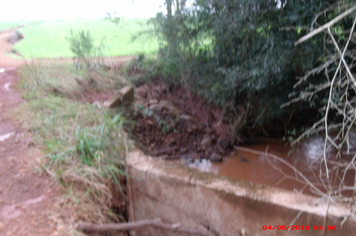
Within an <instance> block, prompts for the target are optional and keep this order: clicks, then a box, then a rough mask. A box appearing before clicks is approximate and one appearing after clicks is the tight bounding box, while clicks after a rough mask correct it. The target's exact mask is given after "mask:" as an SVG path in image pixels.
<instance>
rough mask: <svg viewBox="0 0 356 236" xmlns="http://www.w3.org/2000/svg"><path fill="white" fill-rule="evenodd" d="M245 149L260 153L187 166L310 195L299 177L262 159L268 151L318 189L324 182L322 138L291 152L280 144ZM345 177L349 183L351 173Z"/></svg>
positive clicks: (284, 145)
mask: <svg viewBox="0 0 356 236" xmlns="http://www.w3.org/2000/svg"><path fill="white" fill-rule="evenodd" d="M245 147H246V148H248V149H251V150H255V151H259V152H260V153H259V154H254V153H251V152H247V151H242V150H237V151H236V154H235V155H234V156H232V157H226V158H224V160H223V162H221V163H211V162H210V161H208V160H195V161H194V162H192V163H189V164H188V166H189V167H191V168H195V169H198V170H200V171H203V172H210V173H213V174H215V175H224V176H228V177H231V178H237V179H244V180H248V181H253V182H258V183H262V184H266V185H270V186H274V187H281V188H286V189H290V190H295V191H301V192H303V193H309V194H310V193H311V192H310V190H309V189H308V187H306V185H305V184H304V183H302V178H300V176H297V175H296V174H295V171H294V170H293V169H292V168H290V167H288V166H286V165H285V164H283V163H281V162H280V161H278V160H277V159H274V158H271V157H266V155H265V152H266V151H268V153H270V154H274V155H276V156H278V157H280V158H282V159H283V160H285V161H286V162H287V163H289V164H290V165H291V166H292V167H293V168H295V169H296V170H298V171H300V172H301V173H302V174H303V175H304V176H305V177H306V178H308V180H310V181H311V182H313V183H314V184H315V185H317V186H319V187H320V188H322V185H323V183H325V181H326V179H325V178H323V177H322V178H320V176H319V169H320V167H322V166H323V162H321V160H322V159H321V158H322V157H323V151H324V139H323V138H322V137H316V138H311V139H309V140H307V141H306V142H304V143H303V144H302V145H300V146H299V147H297V148H294V149H291V148H290V147H289V145H287V144H286V143H284V142H270V143H260V144H255V145H248V146H245ZM334 154H335V152H332V151H329V153H328V156H329V157H332V156H333V155H334ZM348 176H350V177H348V178H350V181H352V174H348ZM337 178H338V177H336V179H337ZM336 182H337V181H336Z"/></svg>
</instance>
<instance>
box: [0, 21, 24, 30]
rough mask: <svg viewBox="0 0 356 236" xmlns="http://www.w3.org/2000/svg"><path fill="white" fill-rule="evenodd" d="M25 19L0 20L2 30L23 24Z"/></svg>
mask: <svg viewBox="0 0 356 236" xmlns="http://www.w3.org/2000/svg"><path fill="white" fill-rule="evenodd" d="M24 23H25V22H24V21H12V22H0V31H2V30H6V29H9V28H12V27H16V26H20V25H23V24H24Z"/></svg>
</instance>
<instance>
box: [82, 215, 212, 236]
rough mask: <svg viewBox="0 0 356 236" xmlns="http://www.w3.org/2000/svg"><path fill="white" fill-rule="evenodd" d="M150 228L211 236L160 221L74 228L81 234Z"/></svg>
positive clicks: (86, 224)
mask: <svg viewBox="0 0 356 236" xmlns="http://www.w3.org/2000/svg"><path fill="white" fill-rule="evenodd" d="M150 226H151V227H155V228H160V229H163V230H166V231H173V232H179V233H185V234H189V235H203V236H212V234H211V233H209V232H203V231H201V230H194V229H188V228H185V227H181V226H180V224H179V223H176V224H166V223H162V222H161V220H160V219H155V220H141V221H137V222H131V223H119V224H104V225H97V224H92V223H79V224H78V225H77V226H76V227H75V228H76V229H77V230H80V231H83V232H95V233H103V232H108V231H128V230H137V229H141V228H146V227H150Z"/></svg>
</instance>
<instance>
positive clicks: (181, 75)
mask: <svg viewBox="0 0 356 236" xmlns="http://www.w3.org/2000/svg"><path fill="white" fill-rule="evenodd" d="M169 2H171V1H169V0H167V1H166V3H167V4H166V5H167V7H168V8H169V6H170V4H171V3H169ZM185 2H186V1H176V3H175V5H179V8H176V9H177V10H176V12H175V14H170V12H172V10H171V9H170V10H168V14H167V15H163V14H158V15H157V18H156V20H155V22H154V23H155V28H156V31H157V33H158V35H159V40H160V41H159V42H160V51H159V62H158V63H157V64H158V66H157V68H162V71H163V72H162V74H163V75H164V77H166V78H173V79H174V81H173V82H179V83H182V84H188V85H189V87H191V88H192V89H194V90H196V91H198V92H199V93H202V94H204V95H205V96H206V98H207V99H208V100H209V101H211V102H213V103H215V104H219V105H224V104H225V105H224V106H225V107H226V104H234V105H232V106H235V107H236V106H237V105H238V106H239V109H238V110H239V111H238V113H239V116H243V119H240V120H242V121H244V122H242V123H241V124H240V125H237V126H235V132H236V133H245V134H247V133H248V134H249V135H262V134H264V135H267V136H271V135H272V136H273V135H279V136H280V135H286V133H285V131H286V130H289V134H290V135H293V134H295V130H296V129H300V128H304V127H306V126H308V125H311V123H310V121H313V120H316V119H317V118H318V116H319V113H318V110H317V108H318V107H319V105H320V103H322V102H323V101H321V100H319V99H317V97H313V98H312V99H311V100H308V101H306V102H303V101H301V102H299V103H296V104H294V105H293V106H290V107H287V108H284V109H280V106H281V105H282V104H283V103H285V102H287V101H288V100H289V94H291V93H292V92H293V85H294V83H295V78H296V77H298V76H302V75H304V74H305V73H306V72H307V71H309V70H310V69H312V68H313V67H314V66H317V65H319V64H320V63H322V61H319V60H318V59H319V56H320V55H322V53H323V52H324V50H328V49H327V48H325V47H324V46H323V45H324V44H323V37H322V35H318V36H316V37H315V38H313V39H312V40H310V41H308V42H306V43H304V44H301V45H298V46H297V47H294V42H295V41H296V40H297V39H298V38H300V37H301V36H302V35H303V34H305V33H306V32H308V31H309V30H310V28H309V27H305V26H307V25H310V23H311V22H312V20H313V17H314V16H315V14H316V13H318V12H320V11H322V10H323V9H325V8H326V7H327V6H328V4H329V3H330V1H329V3H327V2H326V1H323V0H318V1H314V0H313V1H303V2H298V1H272V2H271V1H263V0H253V1H250V0H228V1H221V0H197V1H195V4H194V6H192V7H191V8H187V7H185ZM346 3H347V1H345V5H347V4H346ZM342 9H344V8H342V7H341V8H340V9H339V10H342ZM339 10H337V9H335V11H334V12H333V14H329V15H327V16H325V17H324V16H323V15H321V16H320V17H319V22H318V23H319V24H323V23H324V22H327V21H328V20H329V19H332V17H333V16H335V15H336V14H337V13H338V11H339ZM182 80H183V81H182ZM320 80H321V77H320V76H314V78H313V83H314V82H317V81H320ZM236 119H238V118H236Z"/></svg>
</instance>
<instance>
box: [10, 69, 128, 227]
mask: <svg viewBox="0 0 356 236" xmlns="http://www.w3.org/2000/svg"><path fill="white" fill-rule="evenodd" d="M18 74H19V78H20V81H19V88H20V90H21V92H22V98H24V99H25V100H27V102H25V103H23V104H22V105H21V106H20V107H18V108H17V109H16V110H14V111H12V112H11V116H12V118H14V119H17V120H19V121H21V123H22V125H23V127H24V128H25V129H27V130H28V131H29V132H30V133H31V134H32V136H33V137H34V143H35V144H36V145H40V146H42V148H43V150H44V152H45V155H46V158H47V161H46V163H47V164H44V165H43V168H44V169H45V170H46V171H47V173H49V174H50V175H51V176H52V177H53V178H55V179H57V180H58V181H59V182H60V183H62V184H63V185H64V186H67V187H70V192H72V189H71V187H72V186H73V183H74V184H75V186H76V189H78V191H83V192H86V193H90V194H87V195H88V197H89V196H90V198H91V199H90V200H88V201H81V203H80V204H79V205H78V206H77V205H75V206H74V207H77V208H76V209H77V210H76V214H78V216H77V217H78V218H83V217H84V218H85V217H86V216H85V214H89V215H92V214H94V213H95V215H97V214H99V215H100V214H102V218H100V217H99V218H100V219H98V221H100V220H102V219H103V218H105V217H109V218H107V220H105V221H106V222H108V223H109V222H112V220H114V221H116V222H117V220H118V219H119V218H120V217H118V216H116V215H113V216H108V215H107V212H109V211H110V199H113V198H112V194H113V192H111V189H110V188H111V187H110V186H111V183H113V184H114V185H115V186H116V187H115V189H116V188H117V191H116V190H115V191H116V192H120V191H121V192H122V187H121V185H120V179H121V177H122V175H126V174H125V166H124V164H123V163H124V158H125V155H126V151H127V147H128V146H127V142H126V139H125V135H124V134H123V129H122V126H123V124H124V122H125V119H124V118H123V117H122V116H121V115H120V113H118V111H117V110H110V111H107V110H106V109H102V108H99V107H97V106H96V105H93V104H88V103H87V102H85V99H83V98H84V96H85V94H86V93H89V92H94V91H96V92H110V90H111V91H113V90H117V89H119V88H121V87H122V86H123V85H125V84H126V83H127V82H125V81H124V80H123V78H122V77H120V76H119V75H117V74H115V73H114V72H112V71H107V72H106V71H101V70H98V71H88V70H76V69H74V68H73V66H72V65H68V64H56V65H54V64H52V65H50V64H48V63H47V64H43V65H39V64H35V63H34V62H32V63H31V64H29V65H25V66H22V67H21V68H20V69H19V70H18ZM76 194H77V193H75V194H74V195H76ZM93 202H95V204H94V205H93ZM77 204H78V202H77ZM84 204H86V205H84ZM96 206H100V207H99V209H98V208H96ZM85 209H92V210H91V212H88V213H85V212H84V210H85ZM84 213H85V214H84ZM104 216H105V217H104ZM115 217H116V218H115ZM105 219H106V218H105Z"/></svg>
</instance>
